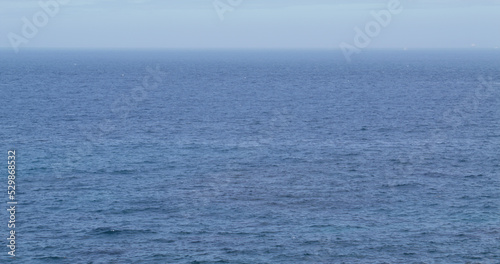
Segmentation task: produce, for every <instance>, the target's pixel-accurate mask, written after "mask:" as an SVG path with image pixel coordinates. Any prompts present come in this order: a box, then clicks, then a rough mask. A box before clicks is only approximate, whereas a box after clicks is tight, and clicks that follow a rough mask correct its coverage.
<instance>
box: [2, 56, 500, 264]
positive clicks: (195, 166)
mask: <svg viewBox="0 0 500 264" xmlns="http://www.w3.org/2000/svg"><path fill="white" fill-rule="evenodd" d="M0 54H1V58H0V91H1V95H2V98H3V100H4V102H5V105H4V107H3V110H2V114H1V115H0V121H1V122H0V124H1V126H0V145H1V146H2V148H1V149H2V153H4V154H3V157H1V159H4V162H5V168H4V175H5V176H4V178H3V181H4V183H2V186H4V187H3V188H4V192H2V196H3V197H2V198H1V199H3V200H4V206H3V208H4V209H3V210H1V211H2V214H1V220H0V226H2V228H1V229H0V231H1V233H2V235H1V237H3V241H4V246H2V247H0V248H3V252H1V253H0V262H1V263H35V264H36V263H189V264H201V263H231V264H237V263H249V264H257V263H404V264H407V263H482V264H492V263H500V246H499V245H500V210H499V203H500V181H499V180H500V179H499V176H500V175H499V173H500V167H499V165H500V149H499V146H500V130H499V128H500V112H499V111H500V107H499V106H500V96H499V90H500V51H498V50H491V51H486V50H474V49H472V50H452V51H450V50H448V51H446V50H415V51H411V50H409V51H395V50H379V51H363V53H361V54H357V55H356V58H354V60H353V61H352V62H351V63H347V62H346V61H345V59H344V57H343V55H342V53H341V52H340V51H305V50H302V51H293V50H290V51H273V50H267V51H265V50H262V51H257V50H246V51H245V50H233V51H216V50H211V51H210V50H205V51H203V50H191V51H190V50H170V51H161V50H157V51H131V50H118V51H117V50H115V51H112V50H21V51H20V52H19V53H18V54H15V53H13V52H12V51H10V50H2V51H0ZM9 150H15V152H16V155H15V156H16V180H15V183H16V196H15V200H16V201H17V205H16V215H15V221H16V222H15V225H16V226H15V234H16V240H15V243H16V244H15V245H16V248H15V254H16V257H15V258H12V257H11V256H9V255H8V252H9V251H10V249H9V247H7V245H8V243H9V240H8V239H7V238H8V237H9V235H10V234H9V231H10V230H11V229H9V228H8V227H7V225H8V221H9V211H7V210H5V209H8V208H9V207H8V204H7V202H8V201H9V197H8V194H7V181H8V179H7V175H8V174H7V160H8V151H9Z"/></svg>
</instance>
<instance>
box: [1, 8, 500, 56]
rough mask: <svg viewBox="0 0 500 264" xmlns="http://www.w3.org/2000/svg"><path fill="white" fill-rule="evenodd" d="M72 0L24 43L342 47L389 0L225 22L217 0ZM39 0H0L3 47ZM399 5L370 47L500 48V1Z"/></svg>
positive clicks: (245, 14)
mask: <svg viewBox="0 0 500 264" xmlns="http://www.w3.org/2000/svg"><path fill="white" fill-rule="evenodd" d="M48 1H49V0H42V2H48ZM66 1H69V3H68V4H66V5H64V6H61V8H60V10H59V12H57V13H56V14H55V15H54V16H53V17H49V19H48V23H47V25H45V26H42V27H40V28H39V30H38V32H37V33H36V34H35V35H34V36H33V37H32V38H25V39H26V40H27V42H25V43H22V44H21V45H20V48H27V47H65V48H306V49H307V48H321V49H336V48H338V47H339V44H340V43H342V42H346V43H352V42H353V39H354V37H355V31H354V28H355V27H359V28H364V26H365V25H366V23H368V22H370V21H373V20H374V19H373V17H372V16H371V15H370V12H371V11H378V10H382V9H385V8H386V6H387V3H388V2H389V1H390V0H384V1H379V0H371V1H369V0H357V1H356V0H339V1H335V0H330V1H328V0H242V2H241V4H240V5H238V6H236V7H234V10H233V11H228V12H226V13H224V20H223V21H221V20H220V18H219V16H218V14H217V12H216V10H215V8H214V6H213V0H66ZM219 1H221V2H222V3H227V2H228V0H219ZM38 2H39V0H36V1H34V0H0V47H11V44H10V41H9V37H8V36H9V33H13V34H16V35H18V36H21V37H22V36H23V33H22V27H23V24H24V22H23V17H26V18H28V19H29V20H32V19H33V16H34V15H35V14H36V13H37V12H40V11H42V10H43V9H42V8H41V7H40V6H39V5H38ZM401 4H402V6H403V11H402V12H401V13H400V14H397V15H393V17H392V19H391V22H390V23H389V25H388V26H387V27H385V28H382V30H381V32H380V34H377V36H376V37H374V38H373V40H372V42H371V44H370V45H369V47H368V48H397V49H403V48H408V49H412V48H473V47H475V48H489V49H492V48H495V47H500V0H434V1H431V0H401ZM42 22H43V21H42ZM10 36H12V34H11V35H10Z"/></svg>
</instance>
